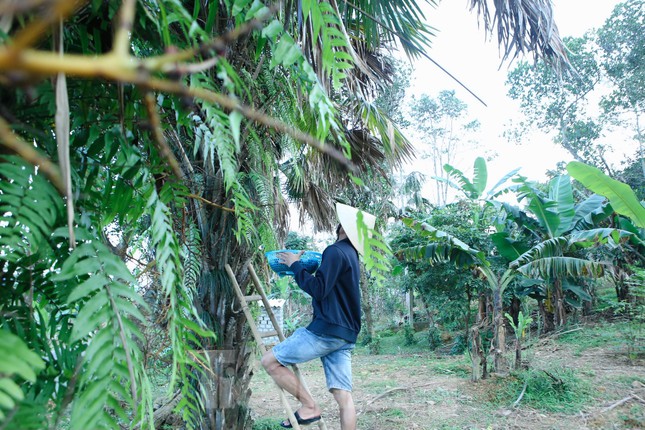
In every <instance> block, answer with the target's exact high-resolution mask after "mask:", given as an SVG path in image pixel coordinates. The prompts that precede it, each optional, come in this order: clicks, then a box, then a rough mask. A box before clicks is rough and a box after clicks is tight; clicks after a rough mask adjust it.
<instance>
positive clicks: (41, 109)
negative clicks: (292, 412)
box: [0, 0, 563, 428]
mask: <svg viewBox="0 0 645 430" xmlns="http://www.w3.org/2000/svg"><path fill="white" fill-rule="evenodd" d="M474 4H477V5H479V6H480V10H481V11H483V12H484V17H488V16H489V15H488V14H487V12H486V11H487V8H486V2H484V1H480V2H474ZM513 4H514V5H516V6H518V8H516V9H499V10H497V12H496V13H497V14H498V17H500V18H504V19H500V20H498V22H499V23H500V25H501V27H500V28H501V29H502V30H504V29H505V30H509V29H515V28H517V32H515V33H513V34H514V35H515V36H509V35H510V34H511V33H509V32H508V31H502V32H501V33H502V38H501V41H502V44H503V45H504V46H505V48H507V52H510V51H509V50H511V49H513V48H517V49H519V50H521V49H524V48H526V47H527V46H528V47H529V48H536V50H535V52H536V53H537V54H538V55H547V56H549V55H550V56H552V58H554V59H556V61H558V60H561V59H562V58H563V56H562V52H561V51H559V46H560V45H559V40H558V39H557V37H554V34H556V33H553V32H540V31H534V30H536V29H539V28H540V27H541V26H543V25H544V23H545V22H548V23H551V20H536V21H535V22H529V23H528V24H529V25H524V24H525V23H526V22H524V21H522V20H523V19H524V18H521V17H528V16H536V15H535V12H536V11H537V9H540V8H537V9H536V8H532V7H531V8H529V7H528V6H527V4H526V2H519V1H516V2H513ZM536 4H538V3H536ZM539 5H540V6H542V5H541V4H539ZM269 6H271V7H267V5H264V4H262V3H260V2H257V1H256V2H251V1H235V2H231V1H222V2H215V3H213V2H202V1H194V2H193V1H187V2H177V1H159V2H140V3H137V2H135V1H133V0H125V1H124V2H123V3H122V4H121V3H115V2H98V1H93V2H91V4H89V5H86V6H80V8H79V9H78V10H74V7H77V3H76V2H68V1H63V0H52V1H45V2H37V3H36V4H32V3H29V4H26V5H17V4H16V3H13V2H10V3H5V4H3V5H2V9H0V13H1V14H2V18H3V19H2V25H3V28H2V29H3V32H4V33H6V34H7V37H6V39H5V43H4V45H2V47H0V83H1V84H2V85H4V86H5V88H7V91H5V90H4V89H3V91H2V94H1V95H0V97H2V105H3V111H2V116H3V117H4V118H5V119H6V121H5V120H3V121H0V140H1V141H2V143H3V145H4V146H6V147H8V148H9V149H10V150H11V151H13V152H16V153H17V154H18V155H19V157H18V158H8V157H5V156H3V164H2V170H1V172H2V174H3V180H2V182H1V183H0V187H1V188H0V189H1V190H2V194H1V196H2V197H1V199H0V201H1V204H2V213H3V215H2V216H3V219H2V223H1V224H0V228H2V235H1V236H2V242H1V243H0V244H1V246H2V250H1V252H0V261H1V263H2V279H3V294H4V295H3V297H2V306H3V314H2V320H1V325H2V327H3V329H6V330H8V331H11V332H13V333H20V334H21V337H22V339H17V338H16V337H15V336H13V337H11V336H8V337H7V338H8V339H9V340H8V341H11V342H12V344H16V345H17V346H16V347H15V348H13V349H12V350H11V351H9V355H5V354H4V353H3V354H2V355H1V356H0V361H1V363H2V364H3V366H5V367H3V369H7V371H6V372H5V371H4V370H3V376H2V379H1V380H0V381H1V382H2V394H3V395H5V396H9V397H10V398H11V402H10V403H3V405H4V406H3V408H4V411H5V412H6V415H4V416H0V419H3V421H4V422H3V424H6V425H9V427H20V428H29V427H30V426H31V427H34V428H42V427H52V426H55V425H57V423H58V422H59V421H60V420H64V419H66V418H65V417H66V413H67V410H68V408H69V407H70V404H71V408H72V411H71V418H72V423H71V424H72V427H73V428H115V427H117V426H118V420H121V421H122V422H127V421H128V420H129V421H130V422H132V425H138V424H141V425H142V426H148V427H152V426H153V424H154V423H153V421H154V416H153V414H152V403H151V393H150V383H149V381H148V369H147V368H146V365H147V362H146V361H145V360H143V359H142V357H143V356H144V351H143V350H142V347H141V345H142V342H136V341H134V339H139V340H141V339H142V338H143V334H142V328H143V329H145V321H147V320H149V319H150V318H145V317H144V316H143V315H142V314H141V310H145V309H146V308H152V309H151V313H152V314H153V315H154V317H155V319H156V320H157V321H159V322H160V323H161V325H162V327H164V328H165V329H166V330H167V331H168V337H169V339H170V343H169V345H168V346H169V350H170V351H171V353H170V354H171V358H172V360H171V363H172V366H171V370H172V375H171V376H172V378H171V382H170V387H171V389H174V388H179V389H180V390H181V393H182V396H183V397H182V398H181V400H180V401H179V404H178V405H177V410H178V411H180V412H181V414H182V417H183V419H184V420H185V421H186V422H187V423H188V424H189V426H197V425H198V424H197V423H203V425H204V426H208V427H211V428H248V426H249V414H248V411H246V409H245V405H246V404H247V402H246V400H247V399H248V396H249V395H250V393H249V390H248V381H249V378H250V370H251V369H250V367H249V357H250V355H251V353H252V348H251V345H250V343H249V342H248V335H247V333H246V330H245V328H244V327H245V326H244V324H243V319H242V316H241V315H240V314H239V313H236V312H235V307H234V306H233V295H232V293H231V290H230V286H229V284H228V281H227V278H226V277H225V276H224V271H223V269H224V265H225V264H226V263H228V264H230V265H231V266H232V267H233V268H234V270H235V271H236V272H237V273H238V274H239V277H240V278H241V280H242V281H244V280H245V279H247V276H246V274H245V273H246V272H245V265H246V263H247V262H249V261H253V260H254V259H257V258H259V256H258V253H257V245H258V244H260V243H264V244H265V245H271V244H272V243H276V242H277V241H279V240H280V238H281V235H283V234H284V233H285V232H286V224H287V220H288V211H287V210H286V202H285V200H284V198H283V197H282V195H281V193H280V192H279V188H280V178H281V176H280V175H281V174H282V173H281V172H284V173H285V175H286V177H287V178H288V188H289V189H290V190H292V191H294V190H295V191H297V193H291V194H292V195H291V197H293V198H294V199H296V200H297V201H299V202H302V205H301V208H302V209H303V210H304V211H306V212H307V213H308V214H309V216H311V217H312V218H313V219H314V220H315V221H316V224H317V225H318V226H319V227H321V228H322V227H324V226H325V225H328V224H329V222H330V218H331V213H330V209H329V208H330V205H329V204H328V202H329V195H331V194H332V193H333V192H334V190H335V189H337V187H339V186H345V185H347V184H350V182H349V181H348V180H347V171H346V170H344V169H342V168H339V167H338V166H339V165H341V166H345V168H349V169H355V167H354V166H355V165H358V166H359V169H357V170H355V172H360V167H361V164H362V163H364V164H365V165H366V166H369V165H370V164H373V163H374V161H376V160H381V159H383V157H387V156H390V157H392V158H393V159H395V160H396V159H397V157H399V156H401V154H406V151H408V150H409V148H408V147H407V146H406V142H405V139H403V137H402V135H401V134H400V133H398V132H397V131H396V129H395V128H393V127H392V126H391V124H390V123H389V122H388V120H387V118H386V117H384V116H381V115H380V114H379V112H378V110H375V109H372V108H371V107H370V104H369V101H370V90H373V89H374V88H377V86H376V85H375V82H374V81H373V79H374V77H376V76H385V75H384V74H383V70H384V69H383V68H382V67H381V66H380V64H379V63H378V62H374V61H372V60H374V59H376V58H378V49H379V48H381V47H382V45H383V44H384V43H385V42H388V41H391V40H400V41H402V42H403V46H404V47H405V49H406V50H408V52H410V54H411V55H413V56H414V55H415V54H420V53H421V52H422V50H423V49H425V47H426V46H427V43H428V40H429V35H430V32H429V30H428V28H427V27H426V25H425V24H423V22H422V20H421V19H420V18H421V15H420V12H419V10H418V8H417V7H416V5H415V3H414V2H384V1H381V2H370V1H362V2H357V3H356V4H350V3H349V2H343V3H342V4H335V3H333V2H329V3H328V2H314V1H310V2H305V1H302V2H298V3H297V4H296V3H292V2H286V3H280V4H276V5H269ZM521 8H525V9H530V10H529V12H530V13H529V14H525V15H522V14H519V13H516V12H519V11H520V10H521ZM298 10H300V11H302V12H303V14H302V15H301V18H300V19H298V13H297V12H298ZM549 10H550V9H549V8H548V7H544V8H543V9H541V13H544V12H546V15H545V16H546V17H547V18H548V17H549V13H548V12H549ZM274 16H278V17H280V19H275V18H273V17H274ZM14 17H15V18H16V19H15V20H12V18H14ZM509 18H510V19H509ZM518 18H521V20H519V21H518ZM63 20H64V21H65V22H64V25H63V26H62V27H61V30H60V32H59V33H58V34H57V36H61V37H56V38H51V37H50V36H49V35H48V29H49V28H51V26H52V25H53V24H59V21H63ZM485 23H486V24H487V25H488V24H489V23H490V21H489V20H488V19H487V18H486V19H485ZM517 35H520V36H521V37H517ZM527 41H530V42H529V43H528V45H527ZM52 42H56V43H55V44H56V45H57V46H58V49H57V51H58V52H50V51H49V47H50V46H51V44H52ZM63 48H64V49H63ZM68 52H71V54H67V53H68ZM43 76H56V77H57V84H56V86H55V87H54V86H53V85H52V83H51V82H50V81H47V80H43V79H42V77H43ZM79 77H82V78H85V80H81V79H77V78H79ZM371 80H372V81H371ZM65 83H66V85H65ZM56 114H57V115H56ZM54 116H57V118H58V119H57V121H56V122H57V125H58V126H59V128H57V129H56V130H53V127H52V125H51V124H52V118H54ZM69 118H71V120H70V119H69ZM66 128H68V129H69V130H70V133H69V136H67V133H65V131H64V130H65V129H66ZM32 142H36V143H37V149H34V148H33V146H32V144H31V143H32ZM57 147H58V148H57ZM59 149H60V151H59ZM57 153H58V154H60V155H58V156H57V155H56V154H57ZM68 153H69V155H67V154H68ZM343 153H344V154H345V155H346V156H343ZM358 153H360V155H361V156H360V157H357V156H356V155H357V154H358ZM367 154H374V156H370V157H368V156H367ZM350 155H351V161H348V160H349V156H350ZM52 159H58V161H59V163H60V165H61V166H63V167H64V169H63V172H62V174H61V172H60V171H59V169H58V168H57V166H56V165H53V164H52V161H51V160H52ZM333 160H335V161H333ZM25 162H26V163H25ZM30 165H36V166H38V169H34V168H33V167H31V166H30ZM290 169H293V170H290ZM45 177H46V178H47V179H48V180H45ZM314 180H315V182H314ZM319 181H320V182H319ZM316 182H318V183H316ZM320 183H322V184H323V186H320V185H319V184H320ZM57 192H58V193H60V194H61V195H65V196H66V197H65V198H62V197H61V196H60V195H58V194H57ZM72 200H74V204H75V206H74V207H75V211H72V210H71V209H72V207H71V202H72ZM65 203H67V204H68V207H69V210H68V218H67V220H66V217H65V215H64V211H63V205H64V204H65ZM67 224H69V228H67V227H66V225H67ZM115 225H116V226H117V227H116V228H112V227H113V226H115ZM110 230H112V231H113V232H114V233H113V234H108V232H109V231H110ZM276 231H277V233H278V234H275V233H276ZM74 247H76V248H74ZM137 253H141V255H142V256H144V257H143V258H142V259H140V258H138V257H137V255H138V254H137ZM124 259H125V260H127V261H129V262H130V264H134V263H136V262H138V263H141V265H140V266H139V267H138V268H135V272H136V274H137V276H138V278H134V277H133V276H132V275H131V274H130V272H129V270H128V267H127V266H126V265H125V263H124ZM133 262H134V263H133ZM135 266H136V264H135ZM153 268H154V270H153ZM144 281H146V282H144ZM144 284H147V285H150V286H151V287H152V289H151V291H152V294H148V295H146V296H145V297H146V301H145V303H144V301H143V300H142V299H141V298H140V296H139V294H138V293H139V290H140V288H141V286H142V285H144ZM242 285H244V282H242ZM5 287H6V288H5ZM155 291H156V293H155ZM25 297H26V298H27V300H26V301H25V300H24V299H25ZM155 297H156V298H155ZM137 321H138V322H137ZM25 327H28V329H25ZM72 327H75V328H74V329H72ZM42 333H45V334H46V335H45V336H42V335H41V334H42ZM47 333H49V335H47ZM212 333H215V335H214V336H213V335H212ZM27 348H28V349H30V350H32V351H37V352H38V354H37V355H39V356H40V357H39V358H36V357H35V356H34V354H26V353H25V354H22V353H21V352H20V351H24V350H26V349H27ZM199 350H207V351H215V352H211V353H210V359H211V361H212V363H214V364H216V365H218V366H215V367H214V368H210V367H208V366H205V365H204V363H205V361H204V360H205V358H206V357H205V356H204V355H203V354H202V353H199V352H196V351H199ZM16 354H22V355H21V357H23V358H25V361H26V363H27V366H25V365H21V364H20V362H19V361H16V359H17V358H20V357H18V356H17V355H16ZM2 360H4V361H2ZM43 368H45V371H43V372H40V373H38V374H37V375H36V372H39V371H40V370H41V369H43ZM223 368H224V369H225V370H226V372H225V374H226V375H229V376H230V375H232V377H230V378H229V379H223V378H222V374H219V375H216V376H217V378H218V379H217V381H218V382H219V383H218V385H217V386H215V387H213V386H210V385H207V383H206V382H205V381H208V380H209V379H211V382H212V378H209V375H211V376H212V373H211V372H213V371H214V369H215V371H217V370H218V369H219V370H221V369H223ZM20 378H22V379H20ZM18 380H25V381H28V382H30V384H24V385H23V387H21V388H20V389H18V390H16V387H17V385H16V384H15V382H14V381H18ZM200 385H201V390H200V388H199V387H200ZM123 387H125V388H126V389H125V390H124V389H123ZM209 390H212V392H211V393H210V395H209V396H206V397H202V396H201V394H200V393H203V392H204V391H209ZM97 393H99V394H100V395H99V396H98V397H96V394H97ZM50 401H51V402H52V404H53V405H54V406H52V404H50V403H49V402H50ZM7 405H9V406H8V407H7ZM129 413H130V414H131V415H128V414H129ZM115 417H116V418H115Z"/></svg>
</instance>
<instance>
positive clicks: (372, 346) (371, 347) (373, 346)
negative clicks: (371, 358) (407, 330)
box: [367, 334, 383, 355]
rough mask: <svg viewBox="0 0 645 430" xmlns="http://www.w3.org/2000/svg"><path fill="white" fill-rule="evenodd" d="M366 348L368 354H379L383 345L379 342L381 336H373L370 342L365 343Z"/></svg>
mask: <svg viewBox="0 0 645 430" xmlns="http://www.w3.org/2000/svg"><path fill="white" fill-rule="evenodd" d="M367 350H368V351H369V353H370V354H373V355H379V354H381V353H382V352H383V346H382V344H381V336H379V335H378V334H377V335H376V336H374V337H373V338H372V339H371V341H370V343H368V344H367Z"/></svg>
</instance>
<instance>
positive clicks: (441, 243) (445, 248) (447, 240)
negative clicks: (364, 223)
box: [400, 218, 518, 380]
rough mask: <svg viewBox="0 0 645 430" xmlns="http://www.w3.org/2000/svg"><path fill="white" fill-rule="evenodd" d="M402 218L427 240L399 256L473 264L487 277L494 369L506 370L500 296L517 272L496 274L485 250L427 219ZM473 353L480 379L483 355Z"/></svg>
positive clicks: (483, 373)
mask: <svg viewBox="0 0 645 430" xmlns="http://www.w3.org/2000/svg"><path fill="white" fill-rule="evenodd" d="M403 222H404V224H405V225H407V226H408V227H410V228H412V229H413V230H414V231H415V232H416V233H417V234H418V235H419V236H420V237H422V238H425V239H426V240H427V241H428V243H425V244H423V245H418V246H414V247H410V248H407V249H405V250H403V252H402V255H400V257H401V258H403V259H407V260H428V261H430V262H431V263H432V264H439V263H453V264H455V265H456V266H457V267H464V268H469V267H470V268H475V270H477V271H478V272H479V273H480V274H481V275H482V277H483V278H484V279H485V280H486V283H487V285H488V287H489V289H490V290H491V293H492V296H493V316H492V319H493V340H492V345H491V350H492V352H493V369H494V371H496V372H502V373H503V372H505V371H506V370H507V369H508V365H507V363H506V359H505V353H506V329H505V327H504V316H503V312H502V311H503V308H502V297H503V295H504V291H505V289H506V288H507V287H508V286H509V285H510V283H511V282H512V281H513V279H514V278H515V277H516V276H517V275H518V273H517V272H516V271H514V270H512V269H507V270H506V271H505V272H504V273H503V274H502V275H498V274H497V273H495V271H494V270H493V268H492V266H491V262H490V261H489V260H488V257H487V254H486V252H484V251H481V250H478V249H475V248H472V247H471V246H469V245H468V244H466V243H465V242H463V241H462V240H460V239H459V238H457V237H455V236H452V235H450V234H448V233H446V232H444V231H441V230H439V229H437V228H435V227H433V226H431V225H429V224H427V223H424V222H418V221H416V220H414V219H411V218H404V219H403ZM472 356H473V369H472V370H473V380H477V379H479V378H480V377H481V376H482V375H483V376H484V377H485V375H486V374H487V372H486V361H485V359H484V358H483V357H481V355H480V354H478V351H474V352H473V354H472ZM480 367H481V369H480Z"/></svg>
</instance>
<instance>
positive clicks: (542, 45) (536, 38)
mask: <svg viewBox="0 0 645 430" xmlns="http://www.w3.org/2000/svg"><path fill="white" fill-rule="evenodd" d="M490 3H491V1H490V0H471V2H470V8H471V10H472V9H476V10H477V14H478V15H479V16H480V18H482V19H483V21H484V28H485V29H486V31H488V32H491V33H492V32H493V31H494V30H496V32H497V38H498V40H499V43H500V44H501V45H502V47H503V49H504V56H503V61H505V60H507V59H508V58H509V57H510V58H511V60H512V59H515V58H516V57H518V56H519V55H520V54H524V53H526V52H528V53H533V57H534V59H535V60H536V61H537V60H538V59H539V58H542V59H544V60H545V61H546V62H547V63H549V64H550V65H551V66H552V67H553V68H554V69H555V70H556V71H558V72H559V73H563V72H565V71H567V70H568V69H569V67H570V66H569V60H568V59H567V55H566V49H565V47H564V44H563V42H562V39H561V38H560V35H559V33H558V28H557V26H556V24H555V20H554V16H553V4H552V3H551V1H550V0H535V1H523V0H508V1H497V0H495V1H493V2H492V3H493V7H494V10H493V11H491V5H490ZM491 15H492V16H491Z"/></svg>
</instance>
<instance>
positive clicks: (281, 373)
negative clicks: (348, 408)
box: [262, 351, 320, 420]
mask: <svg viewBox="0 0 645 430" xmlns="http://www.w3.org/2000/svg"><path fill="white" fill-rule="evenodd" d="M262 367H264V369H265V370H266V371H267V373H268V374H269V375H270V376H271V378H273V380H274V381H275V383H276V384H278V386H279V387H280V388H283V389H284V390H286V391H287V392H288V393H289V394H291V395H292V396H293V397H295V398H296V399H298V401H299V402H300V403H301V404H302V406H301V407H300V409H298V415H300V418H302V419H303V420H306V419H308V418H313V417H317V416H319V415H320V408H319V407H318V405H317V404H316V402H315V401H314V399H313V397H311V395H310V394H309V393H308V392H307V390H305V389H304V387H303V386H302V384H301V383H300V380H299V379H298V377H297V376H296V374H295V373H293V371H292V370H291V369H289V368H288V367H285V366H283V365H282V364H280V362H279V361H278V360H276V358H275V356H274V355H273V351H267V352H266V354H264V355H263V356H262Z"/></svg>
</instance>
